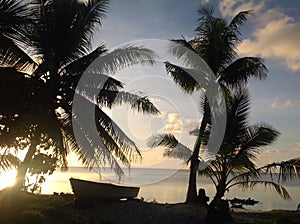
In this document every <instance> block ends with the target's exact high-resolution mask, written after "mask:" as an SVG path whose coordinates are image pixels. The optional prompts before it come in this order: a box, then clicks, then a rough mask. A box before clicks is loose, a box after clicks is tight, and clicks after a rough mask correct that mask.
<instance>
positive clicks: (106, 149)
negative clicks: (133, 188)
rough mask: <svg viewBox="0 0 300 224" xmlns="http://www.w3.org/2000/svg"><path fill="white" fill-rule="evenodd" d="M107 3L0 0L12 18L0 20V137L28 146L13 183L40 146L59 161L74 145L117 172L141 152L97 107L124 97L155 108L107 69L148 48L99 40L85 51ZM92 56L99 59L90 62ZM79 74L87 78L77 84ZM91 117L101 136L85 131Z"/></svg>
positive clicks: (6, 144)
mask: <svg viewBox="0 0 300 224" xmlns="http://www.w3.org/2000/svg"><path fill="white" fill-rule="evenodd" d="M108 4H109V1H108V0H87V1H79V0H78V1H77V0H53V1H43V0H34V1H31V2H30V3H28V4H27V3H26V1H18V0H1V1H0V17H1V18H2V17H3V18H12V19H11V20H9V22H11V24H10V26H7V24H6V23H1V24H0V25H1V27H0V29H1V30H2V31H3V32H2V34H1V38H2V39H4V40H7V43H8V44H7V45H6V44H5V45H4V46H2V45H1V46H0V47H1V50H0V58H1V68H0V76H1V81H0V86H1V94H0V102H1V110H0V115H1V117H0V118H1V119H0V122H1V134H0V144H1V147H2V148H15V149H18V150H27V152H26V155H25V157H24V159H23V161H22V162H21V164H20V165H19V166H18V175H17V185H16V186H17V187H19V188H20V187H22V186H23V185H24V179H25V175H26V172H27V170H28V168H29V167H30V163H31V162H32V160H33V159H34V157H35V155H36V154H37V153H38V152H40V151H43V150H44V151H50V152H51V153H52V154H53V155H55V156H56V158H58V160H59V161H60V164H59V165H60V166H61V167H62V168H63V169H65V168H67V165H68V163H67V155H68V153H69V152H70V151H73V152H75V153H76V154H77V155H78V156H79V159H80V160H81V161H82V163H83V164H84V165H85V166H87V167H90V168H92V167H95V166H105V165H109V166H111V167H112V168H113V169H114V170H115V172H116V174H118V175H119V176H120V175H122V173H123V171H122V169H121V167H120V165H119V161H121V162H122V163H123V164H125V165H127V166H129V165H130V163H131V162H132V161H134V160H136V159H139V158H140V157H141V155H140V152H139V150H138V147H137V145H136V144H135V143H134V142H133V141H132V140H131V139H130V138H128V137H127V136H126V135H125V133H124V132H123V131H122V130H121V129H120V128H119V127H118V125H117V124H116V123H115V122H114V121H113V120H112V119H110V117H109V116H108V115H107V114H105V112H104V111H103V108H104V107H108V108H112V107H113V106H116V105H121V104H124V103H126V104H129V105H131V107H132V108H134V109H137V110H138V111H141V112H145V113H151V114H153V113H154V114H155V113H158V110H157V109H156V108H155V106H154V105H153V104H152V103H151V102H150V101H149V100H148V99H147V97H145V96H141V95H136V94H131V93H127V92H124V91H121V90H122V88H123V87H124V84H123V83H121V82H120V81H118V80H116V79H114V78H112V77H110V76H109V74H112V73H114V72H115V71H117V70H119V69H121V68H123V67H126V66H130V65H133V64H137V63H140V62H146V63H149V64H152V63H153V60H152V59H153V57H154V54H153V52H152V51H150V50H148V49H145V48H143V47H134V46H127V47H125V48H123V49H116V50H115V51H113V52H108V50H107V49H106V48H105V47H104V45H102V44H101V45H100V46H99V47H97V48H96V49H95V50H94V51H90V50H91V39H92V37H93V34H94V31H95V30H96V29H97V27H98V26H100V25H101V24H102V20H103V17H104V15H105V14H106V12H107V10H108ZM7 15H9V16H10V17H7ZM1 43H2V42H1ZM99 57H102V58H103V60H102V61H104V62H105V63H102V64H101V65H99V66H97V67H89V65H90V64H91V63H92V62H93V61H94V60H95V59H97V58H99ZM86 70H87V72H85V71H86ZM104 74H107V75H104ZM83 75H84V76H85V78H88V80H89V81H88V82H87V83H84V85H80V87H77V85H78V83H80V80H81V78H82V77H83ZM96 81H97V82H96ZM74 97H80V99H81V101H82V103H83V104H84V105H85V106H88V107H92V108H93V111H94V114H93V115H94V118H93V117H84V118H82V117H80V116H82V111H78V108H75V109H74V108H73V106H74V105H73V98H74ZM82 109H83V110H84V109H85V108H82ZM90 118H92V121H91V119H90ZM91 124H95V125H96V133H93V134H94V135H96V136H97V137H98V138H99V139H100V141H95V140H94V139H93V138H91V134H92V133H89V131H90V130H89V125H91ZM74 130H77V135H76V136H75V133H74ZM78 130H79V132H78ZM79 138H80V142H78V141H77V140H78V139H79ZM2 164H3V163H2ZM6 164H7V165H6V166H5V167H8V166H9V165H10V163H6Z"/></svg>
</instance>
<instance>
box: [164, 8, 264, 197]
mask: <svg viewBox="0 0 300 224" xmlns="http://www.w3.org/2000/svg"><path fill="white" fill-rule="evenodd" d="M198 13H199V19H198V27H197V28H196V30H195V31H196V37H195V38H193V39H192V40H190V41H186V40H185V39H179V40H173V41H174V46H172V49H173V53H174V55H175V56H177V57H178V58H180V59H182V61H184V62H185V63H186V65H187V66H188V67H190V68H196V69H197V68H199V66H201V65H197V62H196V61H195V60H193V57H190V55H191V54H187V53H186V50H182V47H176V45H177V46H184V47H185V48H186V49H189V50H190V51H192V52H194V53H195V54H197V55H198V56H200V57H201V58H202V59H203V60H204V61H205V62H206V63H207V65H208V66H209V67H210V69H211V70H212V72H213V73H214V74H215V76H216V80H217V81H218V84H219V85H220V87H221V88H222V89H223V92H224V93H225V96H226V94H228V91H229V90H228V88H231V89H232V88H236V87H241V86H244V85H245V84H247V81H248V79H249V78H250V77H254V78H257V79H265V78H266V77H267V68H266V66H265V65H264V62H263V60H262V59H261V58H257V57H243V58H238V56H237V53H236V47H237V44H238V43H240V41H241V33H240V26H241V25H243V23H244V22H245V21H246V20H247V16H248V15H249V14H250V11H243V12H240V13H238V14H237V15H236V16H235V17H234V18H233V19H232V20H231V21H230V22H229V23H227V21H226V20H225V19H223V18H218V17H214V16H213V14H214V8H213V7H211V6H207V7H203V8H200V9H199V11H198ZM166 70H167V73H168V74H170V75H171V77H172V78H173V80H174V81H175V82H176V83H177V84H178V85H179V86H180V87H181V89H182V90H183V91H184V92H186V93H194V92H195V91H197V90H199V89H201V88H202V85H203V83H199V82H198V81H197V80H196V79H195V77H192V76H190V75H189V73H188V72H187V70H185V69H182V67H180V66H177V65H174V64H171V63H169V62H166ZM199 74H201V73H199ZM205 103H206V104H207V103H208V101H207V100H206V101H205ZM206 108H207V109H205V110H204V111H203V117H202V121H201V125H200V127H199V128H198V130H197V131H196V132H197V134H196V135H197V136H198V137H197V139H196V141H195V144H194V147H193V155H192V157H191V163H190V176H189V185H188V191H187V197H186V201H187V202H194V201H196V200H197V189H196V173H197V167H198V165H199V160H198V155H199V150H200V148H201V144H202V142H201V136H202V135H203V133H204V132H205V129H206V128H207V124H208V121H209V117H210V111H209V106H206Z"/></svg>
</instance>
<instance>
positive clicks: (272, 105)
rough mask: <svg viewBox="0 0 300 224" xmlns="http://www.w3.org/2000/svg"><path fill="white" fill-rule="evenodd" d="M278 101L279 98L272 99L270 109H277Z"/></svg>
mask: <svg viewBox="0 0 300 224" xmlns="http://www.w3.org/2000/svg"><path fill="white" fill-rule="evenodd" d="M278 101H279V97H275V99H273V100H272V101H271V106H270V108H271V109H277V108H278Z"/></svg>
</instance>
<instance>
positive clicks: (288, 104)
mask: <svg viewBox="0 0 300 224" xmlns="http://www.w3.org/2000/svg"><path fill="white" fill-rule="evenodd" d="M283 106H284V107H285V108H290V107H294V106H295V104H294V102H292V101H291V100H286V101H285V102H284V104H283Z"/></svg>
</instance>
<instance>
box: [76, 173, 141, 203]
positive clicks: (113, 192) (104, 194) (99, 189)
mask: <svg viewBox="0 0 300 224" xmlns="http://www.w3.org/2000/svg"><path fill="white" fill-rule="evenodd" d="M70 182H71V186H72V190H73V193H74V194H75V196H76V200H78V201H90V202H96V201H100V202H101V201H116V200H120V199H126V198H127V199H128V198H135V197H136V196H137V195H138V193H139V190H140V188H139V187H129V186H119V185H114V184H108V183H99V182H93V181H87V180H81V179H75V178H71V179H70Z"/></svg>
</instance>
